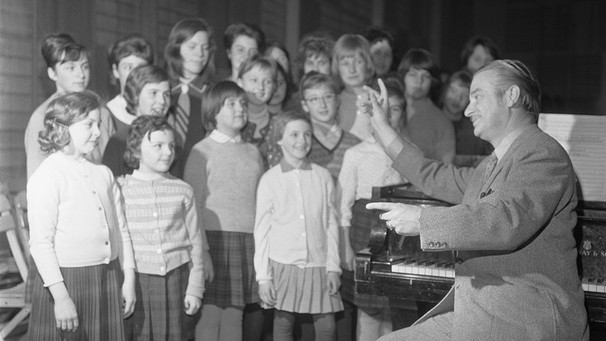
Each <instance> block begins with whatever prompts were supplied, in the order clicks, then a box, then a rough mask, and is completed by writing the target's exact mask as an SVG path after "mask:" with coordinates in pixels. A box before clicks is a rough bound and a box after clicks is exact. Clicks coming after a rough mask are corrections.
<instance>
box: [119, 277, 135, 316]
mask: <svg viewBox="0 0 606 341" xmlns="http://www.w3.org/2000/svg"><path fill="white" fill-rule="evenodd" d="M136 302H137V294H136V293H135V270H134V269H125V270H124V283H122V306H123V308H124V310H123V315H122V316H123V318H128V317H129V316H130V315H132V313H133V312H134V311H135V303H136Z"/></svg>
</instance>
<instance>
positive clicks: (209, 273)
mask: <svg viewBox="0 0 606 341" xmlns="http://www.w3.org/2000/svg"><path fill="white" fill-rule="evenodd" d="M202 261H203V262H204V281H205V282H209V283H210V282H212V281H213V279H215V269H214V268H213V261H212V259H210V252H209V251H208V250H205V251H204V252H202Z"/></svg>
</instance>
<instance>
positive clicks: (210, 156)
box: [184, 81, 264, 341]
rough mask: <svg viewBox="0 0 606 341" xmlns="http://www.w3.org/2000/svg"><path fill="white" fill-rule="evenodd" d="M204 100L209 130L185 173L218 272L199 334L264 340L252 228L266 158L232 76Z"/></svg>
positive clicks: (208, 337)
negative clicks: (251, 134)
mask: <svg viewBox="0 0 606 341" xmlns="http://www.w3.org/2000/svg"><path fill="white" fill-rule="evenodd" d="M202 103H203V105H202V114H203V121H204V123H205V125H206V129H208V131H210V134H209V135H208V136H207V137H206V138H204V139H203V140H202V141H200V142H198V143H197V144H196V145H195V146H194V147H193V149H192V151H191V153H190V155H189V158H188V160H187V164H186V166H185V176H184V178H185V181H186V182H188V183H189V184H190V185H191V186H192V187H193V189H194V196H195V201H196V203H197V206H198V216H199V222H200V223H199V228H200V230H202V231H204V230H206V235H207V237H208V244H209V246H210V254H211V257H212V260H213V262H214V264H213V265H214V269H215V278H214V280H213V281H212V282H210V283H209V284H208V286H207V289H206V293H205V297H204V302H203V306H202V318H201V319H200V322H199V323H198V325H197V328H196V340H226V341H232V340H242V336H243V335H244V336H246V340H259V339H260V334H261V328H262V326H263V314H262V310H261V308H260V307H259V305H258V304H257V303H258V302H259V301H260V298H259V294H258V289H259V288H258V285H257V282H256V280H255V272H254V267H253V256H254V237H253V229H254V224H255V203H256V197H255V193H256V188H257V184H258V182H259V179H260V178H261V175H262V174H263V171H264V165H263V160H262V158H261V154H260V153H259V151H258V149H257V148H256V147H255V146H254V145H253V144H250V143H247V142H246V141H245V140H243V138H242V136H241V133H240V131H241V129H242V128H243V127H244V126H245V125H246V122H247V120H248V103H249V102H248V99H247V96H246V92H245V91H244V90H243V89H241V88H240V87H239V86H238V85H236V84H235V83H233V82H231V81H221V82H218V83H217V84H214V85H211V86H210V87H209V88H208V90H207V91H206V92H205V93H204V96H203V101H202ZM234 208H237V209H234ZM205 266H206V264H205ZM243 324H244V325H243Z"/></svg>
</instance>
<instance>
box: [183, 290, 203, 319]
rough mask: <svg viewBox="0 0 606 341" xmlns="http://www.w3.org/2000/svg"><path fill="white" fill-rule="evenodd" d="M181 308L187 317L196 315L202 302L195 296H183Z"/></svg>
mask: <svg viewBox="0 0 606 341" xmlns="http://www.w3.org/2000/svg"><path fill="white" fill-rule="evenodd" d="M183 306H184V307H185V313H186V314H187V315H193V314H195V313H197V312H198V310H199V309H200V307H201V306H202V300H201V299H199V298H198V297H196V296H190V295H185V299H184V300H183Z"/></svg>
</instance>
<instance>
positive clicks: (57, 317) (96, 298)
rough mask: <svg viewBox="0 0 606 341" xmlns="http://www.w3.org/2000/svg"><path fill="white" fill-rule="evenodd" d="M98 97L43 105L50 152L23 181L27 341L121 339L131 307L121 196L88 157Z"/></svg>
mask: <svg viewBox="0 0 606 341" xmlns="http://www.w3.org/2000/svg"><path fill="white" fill-rule="evenodd" d="M100 107H101V103H100V100H99V97H98V96H97V95H96V94H94V93H92V92H90V91H86V90H85V91H82V92H78V93H68V94H65V95H61V96H59V97H57V98H56V99H55V100H53V101H52V102H51V103H50V104H49V106H48V109H47V111H46V114H45V118H44V130H43V131H42V132H40V134H39V139H38V141H39V142H40V146H41V149H42V151H44V152H49V153H51V154H50V155H49V156H48V157H47V158H46V159H45V160H44V161H43V162H42V164H41V165H40V167H39V168H38V169H36V171H35V172H34V174H33V175H32V176H31V178H30V180H29V182H28V184H27V201H28V205H29V211H28V216H29V222H30V249H31V254H32V257H33V259H34V261H35V263H36V266H37V269H38V274H37V276H36V277H35V279H34V283H33V292H32V310H31V315H30V321H29V329H28V340H88V341H106V340H118V341H120V340H124V339H125V335H124V324H123V318H124V317H126V316H128V315H130V314H131V313H132V312H133V309H134V306H135V288H134V276H135V275H134V268H135V264H134V259H133V249H132V244H131V240H130V235H129V231H128V229H127V227H126V223H125V219H124V213H123V211H122V206H121V195H120V191H119V189H118V186H117V184H116V182H115V180H114V177H113V175H112V173H111V171H110V170H109V168H107V167H106V166H103V165H97V164H94V163H91V162H90V161H89V160H88V159H87V157H88V155H91V152H92V151H94V149H95V148H96V147H97V144H98V140H99V135H100V133H99V123H100V113H99V109H100Z"/></svg>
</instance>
